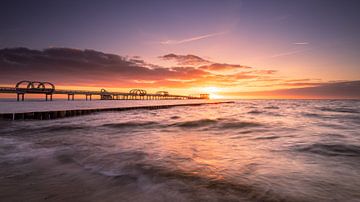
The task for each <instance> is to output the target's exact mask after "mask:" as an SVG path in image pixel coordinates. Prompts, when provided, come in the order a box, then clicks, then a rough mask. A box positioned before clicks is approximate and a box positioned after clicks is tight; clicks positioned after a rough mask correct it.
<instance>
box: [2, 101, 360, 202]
mask: <svg viewBox="0 0 360 202" xmlns="http://www.w3.org/2000/svg"><path fill="white" fill-rule="evenodd" d="M43 200H47V201H66V200H67V201H360V101H355V100H236V101H235V103H227V104H219V105H204V106H196V107H174V108H170V109H159V110H133V111H123V112H104V113H96V114H92V115H86V116H79V117H71V118H64V119H56V120H46V121H1V122H0V201H43Z"/></svg>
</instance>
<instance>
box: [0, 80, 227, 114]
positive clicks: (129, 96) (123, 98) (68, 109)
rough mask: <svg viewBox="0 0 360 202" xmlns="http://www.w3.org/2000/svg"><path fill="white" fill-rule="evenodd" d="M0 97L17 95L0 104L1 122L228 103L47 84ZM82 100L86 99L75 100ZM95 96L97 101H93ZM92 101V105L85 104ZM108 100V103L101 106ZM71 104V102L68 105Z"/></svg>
mask: <svg viewBox="0 0 360 202" xmlns="http://www.w3.org/2000/svg"><path fill="white" fill-rule="evenodd" d="M0 93H8V94H16V98H17V101H18V102H13V101H12V102H11V101H9V102H5V101H4V102H2V103H1V105H0V119H5V120H25V119H37V120H48V119H57V118H65V117H72V116H79V115H87V114H91V113H95V112H102V111H127V110H135V109H143V110H153V109H164V108H169V107H178V106H200V105H208V104H222V103H231V102H224V101H214V100H209V95H208V94H199V95H198V96H194V95H192V96H190V95H187V96H186V95H173V94H170V93H169V92H167V91H158V92H156V93H148V92H147V91H145V90H143V89H132V90H130V91H129V92H127V93H125V92H110V91H107V90H105V89H101V90H99V91H85V90H69V89H67V90H61V89H56V88H55V85H54V84H52V83H50V82H39V81H20V82H18V83H17V84H16V85H15V87H0ZM26 94H41V95H44V98H45V101H53V95H67V100H68V101H66V100H56V101H54V102H43V101H32V102H22V101H25V95H26ZM75 96H77V97H80V96H82V97H83V98H85V99H82V100H80V99H77V100H76V99H75ZM94 96H97V97H99V99H93V97H94ZM90 100H93V101H92V102H88V101H90ZM104 100H107V101H108V102H103V101H104ZM69 101H71V102H69Z"/></svg>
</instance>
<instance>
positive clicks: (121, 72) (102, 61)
mask: <svg viewBox="0 0 360 202" xmlns="http://www.w3.org/2000/svg"><path fill="white" fill-rule="evenodd" d="M162 58H164V59H175V60H177V61H179V64H182V65H179V66H178V67H171V68H165V67H160V66H157V65H153V64H150V63H147V62H145V61H144V60H142V59H141V58H140V57H132V58H128V57H122V56H119V55H115V54H108V53H103V52H99V51H95V50H80V49H72V48H49V49H44V50H31V49H27V48H11V49H0V70H1V74H0V82H1V84H14V83H16V82H17V81H19V80H39V81H51V82H54V83H56V84H58V85H87V86H104V87H107V86H118V87H129V86H130V87H131V86H139V87H159V86H163V87H191V86H194V85H219V86H231V85H234V84H236V83H237V82H238V81H239V80H245V79H254V78H258V77H260V76H261V75H263V74H269V72H261V71H260V70H252V71H247V72H241V71H240V72H239V71H237V72H233V73H232V74H231V75H229V74H223V72H222V71H225V72H226V71H227V70H234V69H237V70H242V69H249V68H250V67H246V66H241V65H234V64H225V63H211V62H210V61H207V60H204V59H202V58H200V57H198V56H195V55H175V54H168V55H165V56H162ZM199 64H201V65H200V66H197V65H199ZM270 71H271V70H270Z"/></svg>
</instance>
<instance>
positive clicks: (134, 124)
mask: <svg viewBox="0 0 360 202" xmlns="http://www.w3.org/2000/svg"><path fill="white" fill-rule="evenodd" d="M157 125H159V123H158V122H153V121H144V122H141V121H129V122H123V123H106V124H103V125H101V126H103V127H110V128H129V127H132V128H134V127H150V126H157Z"/></svg>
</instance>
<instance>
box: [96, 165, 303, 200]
mask: <svg viewBox="0 0 360 202" xmlns="http://www.w3.org/2000/svg"><path fill="white" fill-rule="evenodd" d="M124 170H126V171H128V172H122V174H121V175H114V173H112V172H103V171H102V172H98V173H99V174H102V175H105V176H108V177H111V178H112V180H114V181H115V184H137V186H149V185H151V184H153V183H155V184H162V183H164V182H168V181H169V180H171V181H172V186H173V187H174V188H175V187H176V188H177V189H180V190H182V189H187V190H194V191H195V190H197V189H200V190H203V191H205V190H206V191H207V192H209V193H211V194H214V193H218V194H215V195H214V197H220V198H217V199H216V200H215V201H218V200H220V201H239V200H240V198H241V199H242V200H245V201H248V200H255V201H296V199H293V198H289V196H283V195H281V194H278V193H276V192H275V191H272V190H269V189H268V188H266V187H260V186H256V185H254V184H253V183H251V182H249V181H248V180H246V179H244V180H243V181H233V180H232V179H227V178H224V177H223V176H217V175H206V174H202V173H201V172H191V171H184V170H179V169H176V168H168V167H166V166H162V165H154V164H151V163H133V164H127V166H126V168H124ZM115 174H116V173H115ZM144 179H146V180H147V184H145V185H144V184H143V183H139V182H140V181H143V180H144ZM183 186H184V187H183ZM153 187H157V186H153ZM224 193H231V194H225V195H224ZM194 197H195V198H193V199H195V201H205V200H204V198H202V196H201V195H199V196H194ZM234 197H235V198H236V199H235V198H234ZM207 199H208V198H207ZM231 199H232V200H231ZM242 200H240V201H242Z"/></svg>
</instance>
